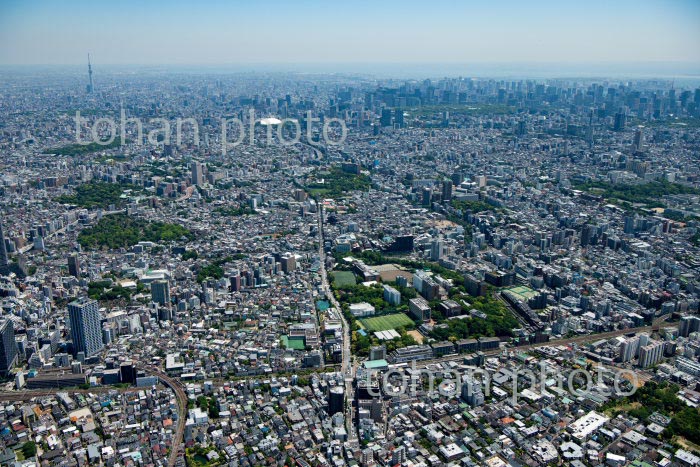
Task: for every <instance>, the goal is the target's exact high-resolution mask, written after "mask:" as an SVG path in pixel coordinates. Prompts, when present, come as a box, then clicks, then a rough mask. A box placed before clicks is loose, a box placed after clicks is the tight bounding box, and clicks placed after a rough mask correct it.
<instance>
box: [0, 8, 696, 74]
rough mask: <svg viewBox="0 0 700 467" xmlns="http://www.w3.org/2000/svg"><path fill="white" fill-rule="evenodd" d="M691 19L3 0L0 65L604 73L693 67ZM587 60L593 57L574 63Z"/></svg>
mask: <svg viewBox="0 0 700 467" xmlns="http://www.w3.org/2000/svg"><path fill="white" fill-rule="evenodd" d="M698 24H700V2H695V1H691V0H672V1H668V2H661V1H654V0H645V1H630V0H622V1H620V2H615V3H614V4H610V3H609V2H604V1H602V0H593V1H590V2H587V3H586V4H570V3H568V2H556V1H553V0H536V1H533V2H516V1H513V0H506V1H501V2H499V3H498V5H493V4H487V3H484V2H473V1H472V2H453V1H448V0H435V1H433V2H430V3H429V4H424V3H420V2H414V1H406V2H397V1H394V0H392V1H388V2H383V3H382V4H380V5H376V4H373V3H371V2H366V1H361V2H353V3H352V4H345V3H343V4H328V3H321V2H317V1H302V2H296V3H294V4H289V3H286V2H280V1H270V2H266V3H264V4H238V3H235V4H231V3H226V2H221V1H207V2H203V3H199V4H196V5H194V6H192V5H191V4H189V3H188V2H181V1H174V2H162V1H155V2H149V3H148V4H139V3H138V2H135V1H132V0H127V1H125V2H121V3H120V4H119V5H111V4H94V3H90V2H86V1H82V0H81V1H79V2H76V3H73V4H72V5H71V7H70V8H68V7H66V6H65V5H62V4H58V3H54V2H47V1H43V0H41V1H36V2H17V1H14V0H12V1H7V2H3V4H2V5H0V41H2V43H4V44H5V47H3V48H0V65H3V66H17V65H80V66H84V65H86V62H87V54H88V53H90V54H91V56H92V57H93V64H94V66H95V67H99V66H107V65H108V64H109V65H118V66H142V65H147V66H169V67H177V66H203V67H206V66H213V67H239V68H240V67H244V66H247V67H249V68H250V67H259V68H265V67H268V66H269V65H270V64H275V66H277V67H278V68H284V69H289V70H297V71H298V70H300V69H301V68H303V67H306V68H307V69H326V70H327V69H328V68H329V67H330V66H335V67H336V68H337V69H339V70H341V71H349V70H350V69H351V68H352V65H358V64H364V66H365V67H367V68H375V69H376V68H377V66H380V67H381V66H387V65H389V66H390V67H391V68H397V67H401V66H403V67H404V68H407V69H409V71H410V69H411V68H412V65H415V64H423V65H432V66H438V65H439V66H443V68H444V67H445V66H447V68H451V69H454V68H455V67H468V66H470V65H471V66H474V65H480V66H481V67H482V68H487V69H488V68H489V66H490V67H491V68H495V67H499V66H501V67H502V66H506V65H507V66H510V67H513V66H516V65H533V64H534V65H536V66H535V68H537V66H539V65H543V64H544V65H551V64H561V65H564V68H565V72H566V70H576V69H581V71H584V72H585V71H588V72H592V73H603V74H605V71H606V67H607V69H609V70H611V71H612V72H613V73H619V72H630V73H632V74H637V75H638V74H650V75H656V74H659V73H662V74H664V73H666V74H668V73H670V74H671V75H673V74H676V73H679V72H685V74H690V75H696V74H698V72H699V70H700V28H698V26H697V25H698ZM590 64H594V65H596V66H595V67H594V69H593V70H586V67H587V66H588V65H590ZM640 64H642V65H643V66H640ZM484 65H488V66H486V67H484ZM600 65H603V66H600ZM356 68H359V67H357V66H356ZM530 68H533V67H532V66H530ZM539 68H540V69H542V68H543V67H542V66H539ZM544 68H546V67H544ZM356 71H359V72H362V70H356ZM413 71H415V70H413ZM535 71H536V70H535ZM547 72H549V71H547ZM465 73H466V71H465Z"/></svg>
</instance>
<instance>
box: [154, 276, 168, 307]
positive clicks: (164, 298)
mask: <svg viewBox="0 0 700 467" xmlns="http://www.w3.org/2000/svg"><path fill="white" fill-rule="evenodd" d="M151 301H153V302H154V303H157V304H159V305H170V283H169V282H168V281H154V282H152V283H151Z"/></svg>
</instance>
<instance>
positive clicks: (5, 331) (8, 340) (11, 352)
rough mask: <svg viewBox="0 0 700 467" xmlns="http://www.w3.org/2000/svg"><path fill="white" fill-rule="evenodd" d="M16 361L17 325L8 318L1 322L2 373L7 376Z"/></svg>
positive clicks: (0, 361)
mask: <svg viewBox="0 0 700 467" xmlns="http://www.w3.org/2000/svg"><path fill="white" fill-rule="evenodd" d="M16 361H17V344H15V327H14V325H13V324H12V321H11V320H9V319H6V320H3V321H2V322H0V375H3V376H7V374H8V373H9V371H10V370H11V369H12V366H13V365H14V364H15V362H16Z"/></svg>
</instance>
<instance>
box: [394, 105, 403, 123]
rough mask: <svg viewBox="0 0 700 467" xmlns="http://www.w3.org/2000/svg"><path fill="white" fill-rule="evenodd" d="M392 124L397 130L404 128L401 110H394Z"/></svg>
mask: <svg viewBox="0 0 700 467" xmlns="http://www.w3.org/2000/svg"><path fill="white" fill-rule="evenodd" d="M394 123H395V124H396V126H397V127H399V128H403V127H404V119H403V109H396V110H395V111H394Z"/></svg>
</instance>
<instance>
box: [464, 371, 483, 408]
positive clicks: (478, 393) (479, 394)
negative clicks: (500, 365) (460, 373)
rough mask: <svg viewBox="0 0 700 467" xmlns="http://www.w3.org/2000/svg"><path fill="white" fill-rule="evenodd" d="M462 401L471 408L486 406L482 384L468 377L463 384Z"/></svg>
mask: <svg viewBox="0 0 700 467" xmlns="http://www.w3.org/2000/svg"><path fill="white" fill-rule="evenodd" d="M462 399H463V400H464V402H466V403H467V404H469V405H470V406H471V407H478V406H480V405H484V400H485V398H484V391H483V389H482V387H481V383H480V382H479V381H477V380H475V379H473V378H469V377H467V378H466V379H465V380H464V382H463V383H462Z"/></svg>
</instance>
